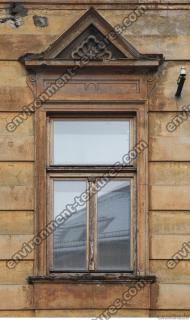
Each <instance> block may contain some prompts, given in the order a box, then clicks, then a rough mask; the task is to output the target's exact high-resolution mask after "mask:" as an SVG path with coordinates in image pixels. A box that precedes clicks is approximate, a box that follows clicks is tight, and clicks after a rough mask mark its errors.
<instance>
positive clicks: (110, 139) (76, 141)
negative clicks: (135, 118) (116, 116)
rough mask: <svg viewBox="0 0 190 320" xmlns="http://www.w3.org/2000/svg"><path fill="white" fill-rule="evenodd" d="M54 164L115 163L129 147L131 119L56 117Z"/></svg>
mask: <svg viewBox="0 0 190 320" xmlns="http://www.w3.org/2000/svg"><path fill="white" fill-rule="evenodd" d="M53 145H54V151H53V154H54V164H55V165H58V164H62V165H107V164H110V165H113V164H114V163H115V162H118V161H121V160H122V157H123V155H124V154H126V153H128V151H129V121H128V120H120V121H119V120H118V121H115V120H114V121H111V120H109V121H106V120H83V121H79V120H75V121H71V120H66V121H64V120H55V121H54V143H53Z"/></svg>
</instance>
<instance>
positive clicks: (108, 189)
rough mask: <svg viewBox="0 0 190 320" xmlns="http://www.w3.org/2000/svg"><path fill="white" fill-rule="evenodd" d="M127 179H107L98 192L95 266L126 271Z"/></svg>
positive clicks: (128, 182)
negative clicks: (107, 181) (106, 182)
mask: <svg viewBox="0 0 190 320" xmlns="http://www.w3.org/2000/svg"><path fill="white" fill-rule="evenodd" d="M130 211H131V210H130V181H129V180H128V181H126V180H125V181H124V180H120V181H119V180H115V181H113V180H112V181H110V182H109V183H108V184H107V185H106V186H105V187H104V188H102V190H101V191H100V192H98V205H97V214H98V235H97V246H98V248H97V260H98V261H97V269H98V270H104V271H105V270H107V271H112V270H113V271H119V270H120V271H129V270H130V269H131V267H130Z"/></svg>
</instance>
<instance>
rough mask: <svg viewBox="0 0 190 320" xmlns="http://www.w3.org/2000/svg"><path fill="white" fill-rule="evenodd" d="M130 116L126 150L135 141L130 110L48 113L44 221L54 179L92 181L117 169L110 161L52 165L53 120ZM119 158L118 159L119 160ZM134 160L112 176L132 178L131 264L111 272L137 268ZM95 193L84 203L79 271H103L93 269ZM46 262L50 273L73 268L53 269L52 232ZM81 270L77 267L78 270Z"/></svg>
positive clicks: (49, 212) (50, 205)
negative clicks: (83, 245) (84, 230)
mask: <svg viewBox="0 0 190 320" xmlns="http://www.w3.org/2000/svg"><path fill="white" fill-rule="evenodd" d="M71 119H72V120H76V121H78V120H79V121H80V120H84V119H85V120H87V121H91V120H95V119H98V120H102V121H104V120H110V121H114V120H121V121H122V120H129V122H130V126H129V128H130V129H129V134H130V137H129V138H130V146H129V150H131V149H133V147H134V145H135V144H136V116H135V115H131V114H130V113H128V114H125V117H121V116H120V115H117V114H115V115H114V116H108V114H103V115H101V114H96V115H94V116H93V115H92V116H89V115H87V114H80V113H79V114H77V115H74V117H71V116H67V115H62V114H60V115H59V117H58V116H57V115H50V116H48V117H47V124H48V125H47V135H48V148H47V150H48V152H47V153H48V155H47V181H48V182H47V184H48V189H47V190H48V191H47V192H48V195H50V196H49V197H47V198H48V202H47V222H48V223H49V222H50V221H52V220H53V218H54V217H53V200H52V199H53V181H55V180H66V181H67V180H70V181H72V180H85V181H89V184H94V183H95V181H96V180H97V179H100V178H101V177H103V175H104V174H106V173H107V174H108V173H109V171H110V170H116V167H115V166H114V165H113V166H112V165H106V166H96V165H90V166H89V165H88V166H85V165H80V166H72V165H71V166H68V165H63V166H62V165H53V156H52V149H53V148H52V146H53V140H54V139H53V123H54V121H56V120H64V121H66V120H71ZM120 160H121V159H118V161H120ZM136 171H137V167H136V161H133V162H132V163H130V165H129V166H124V167H123V168H122V170H121V172H119V173H117V176H116V177H113V178H111V180H121V179H122V180H128V179H130V182H131V220H130V221H131V228H130V230H131V232H130V255H131V259H130V263H131V267H130V269H129V270H125V271H124V270H122V271H117V270H116V271H114V270H112V271H111V270H110V271H109V270H108V271H107V272H111V273H112V274H118V273H120V272H122V273H126V274H128V273H132V272H134V270H135V268H136V250H135V247H136V223H135V221H136V200H135V199H136ZM96 204H97V194H95V195H94V196H93V197H92V195H91V196H90V201H88V203H87V239H86V244H87V253H86V259H87V261H86V263H87V271H82V272H81V273H91V272H93V273H94V272H96V273H98V274H102V273H104V272H103V271H98V270H96V257H97V210H96ZM47 265H48V270H49V273H59V274H67V273H68V274H74V273H75V272H76V271H73V270H72V269H71V270H68V271H63V270H54V269H53V235H51V236H49V238H48V241H47ZM79 272H80V271H79Z"/></svg>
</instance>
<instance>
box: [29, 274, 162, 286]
mask: <svg viewBox="0 0 190 320" xmlns="http://www.w3.org/2000/svg"><path fill="white" fill-rule="evenodd" d="M27 280H28V283H29V284H33V283H116V284H117V283H136V282H144V283H154V282H156V277H155V276H151V275H149V276H148V275H147V276H137V275H130V274H126V275H125V274H118V275H117V274H97V273H96V274H66V275H63V274H62V275H58V274H51V275H48V276H29V277H28V279H27Z"/></svg>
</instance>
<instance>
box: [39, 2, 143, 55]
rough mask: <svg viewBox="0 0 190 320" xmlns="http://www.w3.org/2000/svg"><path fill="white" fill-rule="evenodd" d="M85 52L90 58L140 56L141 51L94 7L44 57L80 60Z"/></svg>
mask: <svg viewBox="0 0 190 320" xmlns="http://www.w3.org/2000/svg"><path fill="white" fill-rule="evenodd" d="M83 52H84V54H86V55H87V56H88V58H90V60H101V59H102V60H103V59H109V60H111V59H113V60H115V59H138V58H139V56H140V53H139V52H138V51H137V50H136V49H135V48H134V47H133V46H132V45H131V44H129V43H128V42H127V41H126V40H125V39H124V38H123V37H122V36H121V35H119V34H116V33H115V34H113V27H112V26H111V25H110V24H109V23H108V22H107V21H106V20H105V19H104V18H103V17H102V16H101V15H100V14H99V13H98V12H97V11H96V10H95V9H94V8H90V9H89V10H88V11H87V12H86V13H85V14H84V15H83V16H82V17H81V18H80V19H79V20H78V21H76V22H75V23H74V25H73V26H72V27H71V28H70V29H68V30H67V31H66V32H65V33H63V34H62V35H61V36H60V37H59V38H58V39H57V40H56V41H55V42H54V43H53V44H52V45H51V46H50V47H49V48H48V49H47V50H46V51H45V52H44V58H45V59H48V58H51V59H65V60H71V59H72V60H73V59H74V60H77V59H78V60H79V59H81V55H82V53H83Z"/></svg>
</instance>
